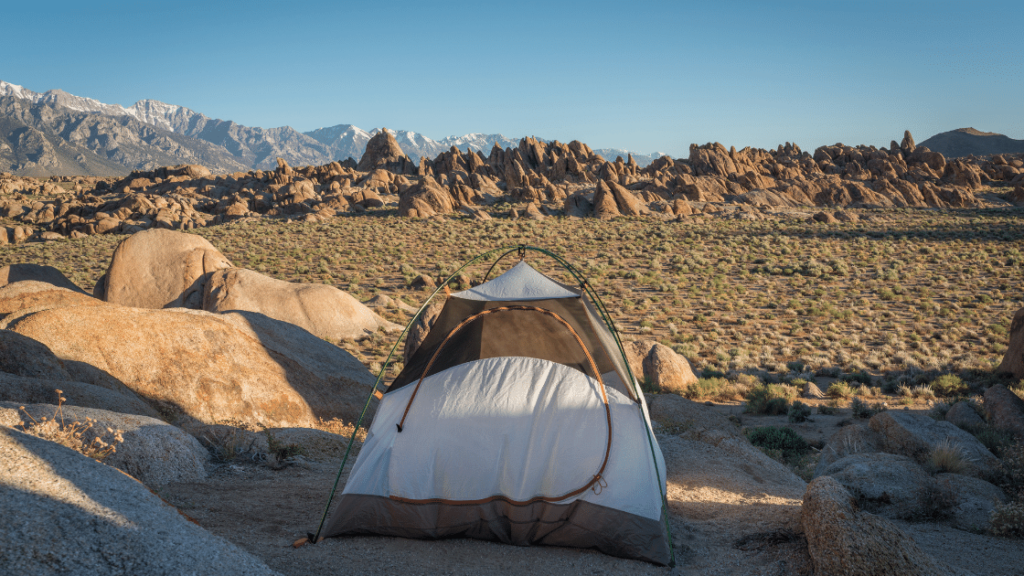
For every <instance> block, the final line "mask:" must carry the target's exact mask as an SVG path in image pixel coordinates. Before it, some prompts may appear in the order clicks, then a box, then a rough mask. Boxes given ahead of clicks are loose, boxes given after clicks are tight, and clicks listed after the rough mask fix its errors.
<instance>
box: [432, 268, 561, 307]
mask: <svg viewBox="0 0 1024 576" xmlns="http://www.w3.org/2000/svg"><path fill="white" fill-rule="evenodd" d="M577 296H579V294H577V293H576V292H573V291H572V290H567V289H566V288H565V287H563V286H562V285H560V284H558V283H557V282H555V281H553V280H552V279H550V278H548V277H547V276H545V275H543V274H541V273H540V272H537V271H536V270H534V269H533V267H531V266H530V265H529V264H527V263H526V261H525V260H523V261H520V262H519V263H518V264H516V265H515V266H513V267H512V268H510V269H509V270H508V271H507V272H505V273H504V274H502V275H501V276H498V277H497V278H495V279H493V280H490V281H488V282H485V283H483V284H481V285H479V286H476V287H474V288H470V289H469V290H463V291H462V292H456V293H454V294H452V297H453V298H463V299H465V300H485V301H489V302H505V301H510V300H548V299H551V298H576V297H577Z"/></svg>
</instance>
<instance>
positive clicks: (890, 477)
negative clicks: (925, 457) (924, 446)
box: [819, 452, 952, 520]
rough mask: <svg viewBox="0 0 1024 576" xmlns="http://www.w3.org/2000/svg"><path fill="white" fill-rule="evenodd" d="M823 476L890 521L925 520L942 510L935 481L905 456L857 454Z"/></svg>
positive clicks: (829, 469)
mask: <svg viewBox="0 0 1024 576" xmlns="http://www.w3.org/2000/svg"><path fill="white" fill-rule="evenodd" d="M822 476H831V477H832V478H835V479H836V481H838V482H839V483H840V484H842V485H843V486H844V487H846V489H847V490H849V492H850V493H851V494H853V496H854V497H855V498H856V499H857V504H858V505H859V506H860V507H861V508H863V509H865V510H867V511H869V512H873V513H876V514H881V515H882V516H885V517H887V518H895V519H901V520H902V519H923V518H926V517H929V516H930V515H931V511H932V510H935V509H937V508H940V507H941V504H940V503H939V502H938V498H939V494H940V488H939V485H938V484H937V483H936V481H935V479H934V478H932V477H931V476H929V475H928V473H927V472H925V471H924V469H922V468H921V466H920V465H918V464H917V462H915V461H914V460H913V459H911V458H908V457H906V456H897V455H895V454H886V453H884V452H873V453H860V454H854V455H852V456H847V457H845V458H841V459H839V460H836V461H835V462H833V463H832V464H829V465H828V466H826V467H825V468H824V470H822V471H821V474H820V475H819V477H822ZM951 496H952V495H947V496H946V499H949V498H951Z"/></svg>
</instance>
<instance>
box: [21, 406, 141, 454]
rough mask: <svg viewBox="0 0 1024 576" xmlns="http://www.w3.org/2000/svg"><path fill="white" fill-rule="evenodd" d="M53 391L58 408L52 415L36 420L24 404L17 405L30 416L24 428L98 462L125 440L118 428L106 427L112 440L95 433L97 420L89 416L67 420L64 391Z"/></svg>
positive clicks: (114, 450) (24, 430)
mask: <svg viewBox="0 0 1024 576" xmlns="http://www.w3.org/2000/svg"><path fill="white" fill-rule="evenodd" d="M56 392H57V409H56V410H55V411H54V413H53V417H52V418H43V419H42V420H36V419H35V418H33V417H32V415H31V414H29V413H28V412H27V411H25V407H24V406H21V407H20V408H21V411H22V412H24V413H25V415H26V416H28V419H29V420H31V422H29V423H27V424H25V425H23V426H22V427H21V428H22V431H23V432H26V433H28V434H31V435H33V436H38V437H39V438H42V439H44V440H49V441H50V442H56V443H57V444H60V445H61V446H64V447H66V448H70V449H72V450H74V451H76V452H79V453H81V454H84V455H85V456H88V457H89V458H92V459H94V460H96V461H99V462H102V461H103V459H104V458H106V457H107V456H110V455H111V454H113V453H114V452H117V445H118V444H120V443H121V442H123V441H124V438H123V437H122V436H121V434H122V431H121V430H114V429H112V428H107V433H109V434H112V435H113V436H112V438H111V442H109V443H108V442H106V441H105V440H103V438H101V437H100V436H99V435H98V434H96V431H95V430H94V429H93V428H94V427H95V425H96V421H95V420H93V419H92V418H86V419H85V422H80V421H77V420H75V421H71V420H66V419H65V418H64V402H66V401H67V398H65V397H64V393H63V391H61V390H56Z"/></svg>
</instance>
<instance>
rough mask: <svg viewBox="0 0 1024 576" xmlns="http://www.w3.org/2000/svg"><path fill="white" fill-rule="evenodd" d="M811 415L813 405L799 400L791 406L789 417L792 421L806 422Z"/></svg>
mask: <svg viewBox="0 0 1024 576" xmlns="http://www.w3.org/2000/svg"><path fill="white" fill-rule="evenodd" d="M810 415H811V407H810V406H808V405H807V404H804V403H803V402H801V401H799V400H797V401H796V402H793V405H792V406H790V407H789V414H787V418H788V420H789V421H790V422H805V421H807V419H808V417H809V416H810Z"/></svg>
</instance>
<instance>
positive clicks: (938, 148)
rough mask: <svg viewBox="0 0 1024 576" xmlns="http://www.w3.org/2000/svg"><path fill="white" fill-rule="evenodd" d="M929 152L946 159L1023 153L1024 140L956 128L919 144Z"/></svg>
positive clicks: (971, 129)
mask: <svg viewBox="0 0 1024 576" xmlns="http://www.w3.org/2000/svg"><path fill="white" fill-rule="evenodd" d="M920 145H921V146H927V147H928V149H929V150H932V151H935V152H940V153H942V155H943V156H945V157H947V158H958V157H962V156H970V155H972V154H973V155H975V156H991V155H992V154H1016V153H1022V152H1024V140H1014V139H1013V138H1010V137H1008V136H1004V135H1003V134H996V133H995V132H982V131H981V130H975V129H974V128H958V129H956V130H950V131H949V132H942V133H940V134H936V135H935V136H932V137H931V138H929V139H927V140H925V141H924V142H921V144H920Z"/></svg>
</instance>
